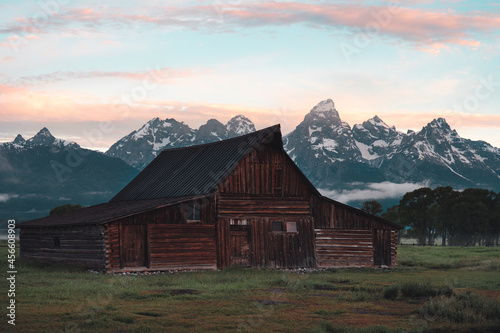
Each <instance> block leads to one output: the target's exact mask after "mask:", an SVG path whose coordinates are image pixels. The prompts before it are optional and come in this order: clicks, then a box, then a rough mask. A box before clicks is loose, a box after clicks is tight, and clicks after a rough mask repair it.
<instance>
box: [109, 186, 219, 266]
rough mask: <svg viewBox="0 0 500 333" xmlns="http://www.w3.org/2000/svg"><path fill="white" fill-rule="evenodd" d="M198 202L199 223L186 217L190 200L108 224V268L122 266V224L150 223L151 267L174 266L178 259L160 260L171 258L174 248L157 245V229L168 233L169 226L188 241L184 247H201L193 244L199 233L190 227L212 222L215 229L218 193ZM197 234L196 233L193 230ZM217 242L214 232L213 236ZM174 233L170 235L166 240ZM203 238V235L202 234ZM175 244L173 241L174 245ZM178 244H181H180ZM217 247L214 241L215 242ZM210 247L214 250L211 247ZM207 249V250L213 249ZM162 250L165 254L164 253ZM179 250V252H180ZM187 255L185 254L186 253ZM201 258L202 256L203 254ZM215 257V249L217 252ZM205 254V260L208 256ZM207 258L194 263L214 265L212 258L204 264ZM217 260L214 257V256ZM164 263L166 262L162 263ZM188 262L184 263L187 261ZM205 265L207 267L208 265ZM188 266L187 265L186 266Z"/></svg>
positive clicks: (197, 227) (195, 227) (149, 246)
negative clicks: (183, 234) (192, 231)
mask: <svg viewBox="0 0 500 333" xmlns="http://www.w3.org/2000/svg"><path fill="white" fill-rule="evenodd" d="M194 201H195V202H196V203H197V204H199V205H200V222H197V223H188V221H187V218H186V216H187V204H192V203H193V201H189V202H188V203H180V204H176V205H172V206H167V207H162V208H158V209H154V210H151V211H147V212H143V213H139V214H136V215H132V216H128V217H125V218H122V219H119V220H117V221H114V222H113V223H108V224H106V226H105V227H106V234H105V235H106V267H107V269H109V270H118V269H120V225H121V224H143V225H147V226H148V237H151V236H153V239H152V240H151V239H150V238H148V244H147V245H148V257H149V258H148V263H149V265H150V266H151V267H150V268H151V269H153V268H161V267H163V268H164V269H173V268H174V266H175V265H174V264H173V262H175V260H171V261H172V263H171V264H168V263H167V264H165V265H163V264H160V262H161V261H162V260H163V261H164V262H167V261H168V260H167V257H168V256H170V258H168V259H169V260H170V259H171V257H172V256H173V254H174V253H175V252H173V251H172V249H171V248H168V246H164V247H161V246H158V244H157V243H158V236H157V235H156V234H155V232H157V231H161V230H163V232H161V233H160V235H166V230H170V232H171V234H175V235H176V236H175V237H177V238H178V239H182V240H183V241H187V243H186V244H189V245H182V246H184V248H185V247H187V246H193V250H199V249H198V247H199V244H198V243H196V244H194V243H193V242H192V241H193V237H198V235H195V236H193V234H190V230H191V229H192V230H200V229H199V227H200V226H206V225H209V226H211V227H210V228H212V229H214V225H215V223H216V204H215V202H216V198H215V196H212V197H206V198H201V199H197V200H194ZM175 229H178V230H182V231H183V232H184V231H185V232H186V235H187V237H180V236H182V235H181V234H180V233H179V232H176V231H175ZM194 234H196V233H194ZM210 237H212V239H213V242H215V232H213V235H212V236H210ZM170 238H171V237H169V236H167V237H166V239H167V241H168V240H169V239H170ZM201 238H203V237H201ZM202 241H203V239H202ZM171 246H172V245H170V247H171ZM179 248H182V247H181V246H179ZM214 248H215V245H214ZM210 251H211V250H210ZM210 251H208V252H210ZM162 254H165V255H164V256H163V257H162ZM177 254H179V253H177ZM183 256H185V255H183ZM181 257H182V256H179V260H177V262H179V261H182V260H183V259H182V260H181ZM200 258H201V257H200ZM214 258H215V252H214ZM205 259H206V258H204V259H203V260H205ZM205 262H206V261H203V262H202V263H201V264H200V263H196V264H194V263H193V269H194V268H200V269H205V268H213V266H214V264H213V262H210V263H209V264H205ZM214 262H215V259H214ZM162 265H163V266H162ZM184 266H185V265H184ZM205 266H206V267H205ZM184 268H185V267H184Z"/></svg>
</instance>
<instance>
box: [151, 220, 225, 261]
mask: <svg viewBox="0 0 500 333" xmlns="http://www.w3.org/2000/svg"><path fill="white" fill-rule="evenodd" d="M148 229H149V235H148V236H149V242H150V243H149V247H150V253H151V268H152V269H156V268H158V269H169V268H176V269H177V268H198V269H216V268H217V256H216V249H215V225H185V224H151V225H149V228H148Z"/></svg>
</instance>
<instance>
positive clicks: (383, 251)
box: [373, 229, 391, 266]
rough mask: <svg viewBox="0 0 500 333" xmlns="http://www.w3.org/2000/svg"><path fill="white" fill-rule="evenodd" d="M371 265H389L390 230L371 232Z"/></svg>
mask: <svg viewBox="0 0 500 333" xmlns="http://www.w3.org/2000/svg"><path fill="white" fill-rule="evenodd" d="M373 263H374V264H375V265H376V266H380V265H385V266H390V265H391V230H384V229H375V230H373Z"/></svg>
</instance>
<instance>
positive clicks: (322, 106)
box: [310, 99, 340, 118]
mask: <svg viewBox="0 0 500 333" xmlns="http://www.w3.org/2000/svg"><path fill="white" fill-rule="evenodd" d="M310 113H312V114H318V115H320V116H321V115H324V116H326V115H328V116H335V117H337V118H340V116H339V113H338V111H337V109H335V103H333V101H332V100H331V99H325V100H324V101H321V102H319V103H318V104H316V106H315V107H313V108H312V110H311V112H310Z"/></svg>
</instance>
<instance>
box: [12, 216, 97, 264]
mask: <svg viewBox="0 0 500 333" xmlns="http://www.w3.org/2000/svg"><path fill="white" fill-rule="evenodd" d="M19 238H20V251H21V259H28V260H37V261H40V262H46V263H58V264H70V265H81V266H85V267H88V268H92V269H98V270H102V269H104V267H105V245H104V228H103V227H102V226H99V225H86V226H70V227H42V228H40V227H21V231H20V236H19Z"/></svg>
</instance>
